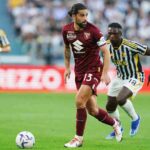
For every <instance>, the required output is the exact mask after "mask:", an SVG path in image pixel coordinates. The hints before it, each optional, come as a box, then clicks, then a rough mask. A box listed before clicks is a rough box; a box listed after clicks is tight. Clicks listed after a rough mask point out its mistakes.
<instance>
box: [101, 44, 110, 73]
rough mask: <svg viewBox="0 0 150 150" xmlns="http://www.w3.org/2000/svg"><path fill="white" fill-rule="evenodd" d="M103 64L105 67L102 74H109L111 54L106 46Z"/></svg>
mask: <svg viewBox="0 0 150 150" xmlns="http://www.w3.org/2000/svg"><path fill="white" fill-rule="evenodd" d="M102 52H103V57H104V58H103V63H104V66H103V72H102V74H107V73H108V70H109V67H110V53H109V50H107V48H106V46H105V47H104V48H103V51H102Z"/></svg>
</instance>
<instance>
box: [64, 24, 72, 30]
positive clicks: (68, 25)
mask: <svg viewBox="0 0 150 150" xmlns="http://www.w3.org/2000/svg"><path fill="white" fill-rule="evenodd" d="M72 27H73V22H71V23H68V24H66V25H64V26H63V31H67V30H70V29H71V28H72Z"/></svg>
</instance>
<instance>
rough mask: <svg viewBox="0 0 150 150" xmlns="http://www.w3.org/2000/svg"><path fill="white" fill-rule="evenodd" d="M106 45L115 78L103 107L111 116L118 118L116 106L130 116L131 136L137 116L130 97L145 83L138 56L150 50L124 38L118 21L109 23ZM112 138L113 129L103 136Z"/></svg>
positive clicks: (138, 122) (149, 53)
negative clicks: (115, 74)
mask: <svg viewBox="0 0 150 150" xmlns="http://www.w3.org/2000/svg"><path fill="white" fill-rule="evenodd" d="M107 45H108V49H109V51H110V55H111V60H112V62H113V64H114V65H115V67H116V70H117V77H116V78H115V79H113V80H112V81H111V83H110V86H109V89H108V101H107V104H106V109H107V111H108V113H109V114H110V115H111V116H112V117H114V118H117V119H118V120H120V118H119V111H118V109H117V106H118V105H119V106H121V108H123V110H124V111H125V112H126V113H127V114H128V115H129V116H130V117H131V119H132V122H131V128H130V133H129V134H130V136H134V135H135V134H136V133H137V131H138V127H139V124H140V116H139V115H138V114H137V113H136V111H135V108H134V106H133V104H132V101H131V97H133V96H135V95H136V94H137V93H138V91H139V90H140V89H141V88H142V86H143V82H144V72H143V71H142V66H141V63H140V58H139V55H150V49H149V48H148V47H147V46H146V45H142V44H140V43H137V42H134V41H130V40H127V39H125V38H123V37H122V26H121V25H120V24H119V23H111V24H109V25H108V41H107ZM122 131H123V128H122ZM114 137H115V134H114V132H112V133H110V134H109V135H108V136H107V137H106V139H112V138H114Z"/></svg>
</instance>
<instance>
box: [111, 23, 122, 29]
mask: <svg viewBox="0 0 150 150" xmlns="http://www.w3.org/2000/svg"><path fill="white" fill-rule="evenodd" d="M108 27H111V28H119V29H122V26H121V24H119V23H117V22H113V23H110V24H109V25H108Z"/></svg>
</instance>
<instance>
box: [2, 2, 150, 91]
mask: <svg viewBox="0 0 150 150" xmlns="http://www.w3.org/2000/svg"><path fill="white" fill-rule="evenodd" d="M75 2H84V3H85V4H86V5H87V6H88V8H89V21H91V22H93V23H95V24H96V25H97V26H98V27H99V28H100V29H101V30H102V32H103V33H104V35H105V36H106V34H107V33H106V29H107V26H108V24H109V23H110V22H112V21H117V22H119V23H121V24H122V26H123V27H124V36H125V37H126V38H128V39H131V40H136V41H138V42H142V43H143V44H147V45H148V46H150V34H149V33H150V1H149V0H80V1H79V0H77V1H74V0H69V1H68V0H1V1H0V8H1V9H0V28H2V29H4V30H5V31H6V33H7V35H8V38H9V40H10V42H11V46H12V51H11V52H10V53H9V54H0V64H1V70H0V83H1V84H0V86H1V89H4V90H5V89H6V90H7V89H10V90H15V89H16V90H28V89H29V90H31V89H33V90H45V89H47V90H58V89H59V90H64V89H69V90H75V85H74V82H73V79H74V75H73V73H72V77H71V80H70V82H69V85H67V87H66V86H65V85H64V84H63V71H64V63H63V41H62V37H61V28H62V26H63V25H64V24H66V23H67V22H69V21H70V18H69V17H68V16H67V12H68V10H69V9H70V8H71V6H72V4H73V3H75ZM141 60H142V64H143V66H144V67H145V68H146V77H147V74H148V72H149V65H150V59H149V58H148V57H141ZM72 64H73V60H72ZM10 65H13V67H12V66H10ZM21 65H22V66H21ZM33 66H34V67H33ZM46 66H48V67H46ZM49 66H51V67H49ZM54 66H55V67H54ZM50 69H51V70H50ZM113 72H114V71H113V70H111V71H110V73H111V74H113ZM36 75H37V76H38V77H37V76H36ZM112 77H113V75H112ZM145 88H146V87H145ZM99 89H100V90H104V91H106V89H105V87H104V86H103V85H101V87H99Z"/></svg>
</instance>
